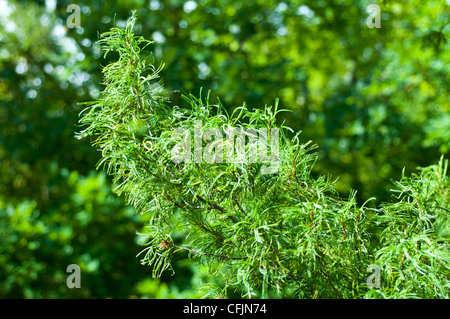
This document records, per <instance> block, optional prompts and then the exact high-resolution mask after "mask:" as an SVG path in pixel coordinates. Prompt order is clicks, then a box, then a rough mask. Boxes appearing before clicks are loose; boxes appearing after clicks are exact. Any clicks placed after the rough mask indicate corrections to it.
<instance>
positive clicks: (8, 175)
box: [0, 0, 450, 298]
mask: <svg viewBox="0 0 450 319" xmlns="http://www.w3.org/2000/svg"><path fill="white" fill-rule="evenodd" d="M72 3H73V4H77V5H79V6H80V9H81V24H80V28H68V26H67V18H68V17H69V16H70V14H71V13H72V12H67V7H68V5H69V4H72ZM371 3H376V4H378V5H379V6H380V8H381V28H372V29H371V28H368V27H367V25H366V19H367V17H368V15H369V14H368V13H367V12H366V8H367V6H368V5H369V4H371ZM449 5H450V1H448V0H447V1H445V0H441V1H422V0H415V1H402V0H399V1H391V0H389V1H376V0H370V1H346V0H340V1H338V0H329V1H325V0H315V1H294V0H293V1H288V0H286V1H271V0H252V1H236V0H233V1H231V0H230V1H228V0H216V1H210V0H198V1H178V0H170V1H162V0H151V1H145V0H118V1H92V0H85V1H80V2H78V1H60V0H58V1H56V0H48V1H14V0H0V298H197V297H199V296H200V294H199V293H198V291H197V289H196V287H197V286H198V285H199V283H200V281H202V282H213V281H214V278H208V277H207V275H206V274H205V271H204V270H203V269H202V268H199V267H196V266H194V265H193V264H192V263H191V262H190V261H189V260H188V259H187V256H186V255H185V254H183V253H180V254H179V255H177V259H175V260H174V264H173V266H174V271H175V274H174V275H172V273H171V272H168V273H167V274H166V275H165V276H163V277H162V278H161V279H159V280H156V279H152V278H151V269H149V268H148V267H145V266H142V265H141V264H140V261H139V260H140V259H139V257H136V255H137V254H138V253H139V252H140V251H141V250H142V249H143V248H144V247H143V246H141V245H140V236H139V234H138V233H139V232H141V231H144V227H145V222H146V218H147V217H146V216H140V215H137V214H136V213H135V211H134V209H133V208H130V207H127V206H126V205H125V204H124V200H123V198H118V197H117V196H116V195H115V194H114V193H113V191H112V187H111V183H110V178H109V177H107V176H106V175H105V174H104V173H103V172H101V171H95V170H94V167H95V164H96V162H97V161H98V160H99V158H100V154H99V153H98V152H97V151H96V150H95V148H92V147H90V146H89V141H82V142H80V141H77V140H76V139H75V138H74V133H75V132H76V131H77V130H79V128H78V127H77V126H76V124H77V121H78V114H79V112H80V111H81V107H80V106H79V105H78V104H77V103H79V102H84V101H88V100H91V99H93V98H95V97H96V96H97V95H96V93H95V92H96V91H100V90H101V89H102V87H101V85H100V83H101V81H102V76H101V65H105V64H107V63H108V61H105V60H104V59H103V56H102V52H101V51H100V50H99V48H98V47H96V46H95V45H94V43H95V41H96V40H97V39H98V33H102V32H105V31H108V29H109V28H110V27H112V26H113V25H114V23H116V24H117V25H118V26H124V25H125V21H126V20H127V18H128V17H129V16H130V15H131V11H132V10H137V13H138V25H137V31H138V32H139V34H140V35H143V36H144V37H145V38H147V39H151V40H154V41H155V43H154V44H153V45H152V50H153V51H154V56H155V59H156V64H160V63H161V62H164V63H165V67H164V70H163V71H162V73H161V76H162V77H163V79H164V82H165V84H166V87H167V88H168V89H170V90H173V91H174V93H173V102H172V103H173V104H174V105H178V104H179V103H181V99H180V96H181V93H182V92H192V93H193V94H195V95H198V94H199V91H200V88H202V87H203V92H204V93H205V92H207V90H209V89H211V90H212V94H211V96H212V99H213V100H215V98H216V97H219V98H220V99H221V101H222V102H223V103H224V105H225V106H226V107H228V108H230V109H232V108H234V107H237V106H240V105H242V102H243V101H246V102H247V104H248V106H249V107H250V108H253V107H255V108H256V107H261V106H263V105H265V104H273V103H274V100H275V98H277V97H279V98H280V105H281V106H282V107H283V108H286V109H290V110H292V112H291V113H282V114H283V119H284V120H286V124H287V125H288V126H291V127H292V128H293V129H294V130H301V131H303V133H302V134H301V138H302V140H303V141H304V142H306V141H308V140H310V139H311V140H313V141H314V142H315V143H316V144H317V145H318V146H319V155H320V160H319V162H318V163H317V165H316V166H315V169H314V174H321V175H325V174H331V175H332V176H333V177H334V178H337V177H339V179H338V181H337V184H336V185H337V188H338V190H339V191H340V192H341V193H342V195H343V196H346V195H347V194H348V189H349V187H352V188H354V189H356V190H358V196H359V197H358V199H359V201H361V202H364V201H365V200H366V199H368V198H369V197H372V196H375V197H376V198H377V202H378V203H380V202H381V201H387V200H389V188H390V187H391V183H390V179H391V178H394V179H398V178H399V177H400V175H401V171H402V169H403V167H405V168H406V172H407V173H409V172H413V171H414V170H415V168H416V167H417V166H427V165H430V164H434V163H436V162H437V160H438V159H439V157H440V155H441V154H445V155H447V154H448V151H449V149H450V101H449V95H448V93H449V92H448V90H449V78H448V75H449V69H450V65H449V61H450V54H449V44H448V41H447V39H448V37H449V32H450V23H449V22H450V10H449V9H450V6H449ZM114 20H115V21H114ZM179 240H182V239H181V238H179ZM69 264H78V265H80V267H81V273H82V275H81V287H82V288H81V289H69V288H67V286H66V278H67V276H68V275H69V274H67V273H66V272H65V271H66V267H67V266H68V265H69Z"/></svg>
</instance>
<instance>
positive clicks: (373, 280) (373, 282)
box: [366, 264, 381, 288]
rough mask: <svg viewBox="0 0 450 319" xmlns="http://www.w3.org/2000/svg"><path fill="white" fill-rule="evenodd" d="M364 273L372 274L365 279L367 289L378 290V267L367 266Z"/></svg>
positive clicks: (379, 279)
mask: <svg viewBox="0 0 450 319" xmlns="http://www.w3.org/2000/svg"><path fill="white" fill-rule="evenodd" d="M366 272H372V274H371V275H370V276H369V277H367V279H366V283H367V287H369V288H380V287H381V269H380V267H379V266H378V265H375V264H370V265H369V266H367V270H366Z"/></svg>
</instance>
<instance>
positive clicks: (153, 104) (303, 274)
mask: <svg viewBox="0 0 450 319" xmlns="http://www.w3.org/2000/svg"><path fill="white" fill-rule="evenodd" d="M135 21H136V17H135V15H133V16H132V17H131V18H130V20H129V21H128V24H127V26H126V27H125V28H123V29H122V28H112V29H111V30H110V31H109V32H106V33H103V34H102V35H101V39H100V40H99V42H98V43H99V45H100V46H101V47H102V48H103V50H104V51H105V56H106V55H108V54H110V53H113V52H114V53H115V54H116V55H118V58H117V60H115V62H112V63H110V64H108V65H106V66H105V67H104V68H103V74H104V85H105V87H104V90H103V92H101V94H100V97H99V98H98V99H96V100H95V101H92V102H89V103H87V107H86V108H85V109H84V110H83V112H82V114H81V116H82V118H81V120H80V123H81V124H82V125H83V130H82V131H81V132H80V133H79V134H78V135H77V137H78V138H86V137H90V138H91V139H92V144H93V145H95V146H96V147H98V149H99V150H100V151H101V153H102V159H101V160H100V162H99V163H98V165H97V168H100V167H104V168H105V169H106V170H107V172H108V173H109V174H111V175H112V176H113V177H114V183H115V185H116V187H115V191H116V192H117V194H119V195H122V194H123V195H124V196H125V197H126V199H127V202H128V203H129V204H130V205H132V206H134V207H135V208H136V210H137V211H138V212H139V213H141V214H150V215H151V220H150V223H149V225H148V228H147V233H146V234H145V235H146V238H147V244H146V248H145V249H144V251H143V252H142V255H141V256H142V262H143V263H146V264H149V265H151V266H152V267H153V274H154V276H155V277H158V276H160V275H161V274H162V272H163V271H165V270H169V271H170V269H171V259H172V256H173V255H174V254H175V253H177V252H179V251H187V252H189V255H190V256H191V257H192V258H194V259H196V260H197V261H198V262H199V263H200V264H202V265H205V266H206V267H207V268H208V269H209V270H210V272H211V274H212V275H214V276H219V277H220V278H222V280H223V284H222V285H220V286H212V285H209V286H208V285H207V286H206V287H204V288H206V290H205V291H206V296H208V297H227V293H228V292H229V291H234V292H238V293H240V294H241V295H242V296H243V297H246V298H402V297H407V298H411V297H416V298H435V297H438V298H448V297H449V295H450V293H449V291H450V283H449V282H450V281H449V276H450V249H449V248H450V242H449V239H450V234H449V232H450V217H449V216H450V205H449V191H448V189H449V179H448V175H447V161H445V160H444V159H443V158H441V160H440V161H439V163H438V164H436V165H433V166H430V167H428V168H424V169H422V170H421V171H420V172H419V174H415V175H413V176H412V177H407V176H404V177H403V179H402V180H401V181H399V182H395V186H396V191H395V193H394V197H393V198H394V200H393V202H392V203H386V204H384V205H383V206H382V207H380V208H373V207H371V206H372V205H370V200H369V201H367V202H366V203H365V204H364V205H362V206H361V205H358V204H357V202H356V200H355V191H353V192H352V195H351V196H350V197H349V198H346V199H342V198H340V197H339V194H338V193H337V192H336V191H335V189H334V186H333V182H332V180H331V179H330V178H329V177H325V176H320V177H318V178H314V177H312V176H311V174H310V173H311V170H312V168H313V166H314V164H315V162H316V161H317V159H318V157H317V154H316V153H315V152H314V150H315V146H314V145H312V143H311V142H308V143H305V144H302V143H300V141H299V134H298V133H297V134H295V133H294V132H292V130H291V129H289V128H288V127H285V126H284V125H283V124H280V123H278V122H277V118H276V116H277V114H278V113H279V112H281V111H282V110H280V109H279V108H278V101H276V103H275V105H274V106H266V107H264V109H255V110H252V111H250V110H248V108H247V107H246V105H245V104H243V105H242V106H241V107H238V108H237V109H236V110H235V111H234V112H233V113H232V114H227V112H226V110H225V108H224V107H223V106H222V105H221V103H220V101H217V102H215V103H212V102H211V101H210V99H209V97H206V98H205V99H204V98H203V97H202V96H200V97H195V96H193V95H191V94H189V95H184V100H185V101H186V102H187V105H188V107H185V108H182V107H180V106H175V105H171V103H170V94H171V93H170V92H167V91H166V90H165V89H164V86H163V84H162V82H161V80H160V79H159V76H158V74H159V71H160V70H161V68H156V67H155V66H154V65H153V64H152V63H153V60H152V58H151V55H150V54H149V53H148V51H146V50H145V49H146V48H147V46H148V45H149V44H151V41H147V40H145V39H144V38H142V37H140V36H136V35H135V34H134V31H133V27H134V24H135ZM230 94H231V93H230ZM198 123H200V124H201V126H200V127H199V124H198ZM230 128H239V129H240V130H241V131H242V132H247V133H248V132H252V131H253V132H258V133H260V132H267V138H266V139H263V142H262V143H259V144H255V143H251V142H250V141H251V138H252V136H251V135H252V134H246V135H247V138H246V137H245V135H244V141H247V140H248V141H249V142H248V143H241V144H239V143H238V141H237V139H236V145H235V144H234V142H235V141H234V140H231V143H230V142H229V141H230V140H228V139H226V138H225V137H227V136H228V135H230V130H229V129H230ZM180 129H181V130H184V131H183V132H186V131H189V132H191V134H184V135H183V134H181V137H180V136H178V139H177V138H174V136H176V135H175V134H174V132H177V131H180ZM208 129H211V130H212V131H213V132H216V133H217V134H216V139H212V138H211V136H208V137H207V136H205V134H204V133H205V132H206V131H208ZM196 130H197V131H198V130H200V140H198V138H197V139H196V137H195V131H196ZM211 130H210V131H211ZM275 132H279V135H278V139H279V141H277V142H279V144H278V148H277V149H276V152H275V150H274V149H273V148H272V149H271V152H272V153H271V157H270V158H271V160H272V163H273V162H275V164H276V165H275V168H276V169H275V171H273V172H269V173H267V172H265V171H264V168H265V167H266V168H267V166H268V165H269V164H268V163H267V161H266V162H264V161H261V160H260V159H261V158H263V157H264V156H265V154H264V156H262V154H261V153H262V150H264V152H263V153H266V152H265V151H266V148H267V150H269V149H270V147H269V145H268V144H270V142H271V140H270V138H268V136H269V135H270V134H272V135H271V136H272V137H273V136H276V135H275V134H274V133H275ZM219 133H220V134H222V135H223V137H224V139H220V138H218V137H217V136H220V134H219ZM255 134H256V133H255ZM254 136H256V135H254ZM208 138H210V140H208ZM180 140H181V141H183V142H185V144H186V143H187V145H193V151H192V150H188V149H186V148H185V149H183V148H181V149H182V150H183V151H184V152H186V153H184V154H188V156H185V157H184V159H185V160H184V161H179V160H178V161H177V160H174V154H175V155H176V154H177V153H176V152H175V153H174V149H176V147H177V145H179V144H180ZM211 140H213V142H214V143H209V144H208V142H210V141H211ZM265 142H267V143H265ZM208 145H209V146H208ZM255 145H257V146H258V147H259V148H258V147H257V148H256V149H257V150H258V151H257V152H256V154H257V155H258V156H257V159H259V160H253V161H252V160H250V159H251V154H255V152H254V151H255ZM211 146H216V147H215V153H214V156H215V157H213V159H215V160H213V161H208V160H207V156H206V155H205V154H211V153H208V152H209V151H210V150H211V149H210V148H211ZM270 146H272V145H270ZM233 147H234V148H235V149H236V150H239V151H241V155H242V154H243V155H244V156H243V157H241V158H237V157H235V154H233V155H231V157H230V155H229V154H230V153H229V150H230V149H233ZM207 150H208V152H207ZM191 151H192V153H191ZM222 153H223V154H222ZM192 154H193V157H194V158H200V159H201V161H198V160H195V159H192ZM202 155H203V156H202ZM219 155H220V156H219ZM221 155H225V156H224V160H217V159H218V157H221ZM404 175H405V174H404ZM174 233H182V234H183V238H184V239H183V240H182V241H181V243H180V242H177V241H176V240H175V239H174V238H173V234H174ZM370 265H376V266H377V267H379V269H380V281H381V284H380V286H379V287H372V286H370V285H369V284H368V281H367V280H366V279H367V278H368V276H369V275H370V272H367V270H368V267H369V266H370ZM230 289H231V290H230Z"/></svg>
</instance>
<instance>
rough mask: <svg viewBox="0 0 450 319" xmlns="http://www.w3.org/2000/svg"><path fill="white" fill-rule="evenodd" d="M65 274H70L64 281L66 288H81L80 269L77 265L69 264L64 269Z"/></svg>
mask: <svg viewBox="0 0 450 319" xmlns="http://www.w3.org/2000/svg"><path fill="white" fill-rule="evenodd" d="M66 272H67V273H72V274H71V275H70V276H68V277H67V279H66V285H67V287H68V288H70V289H72V288H81V269H80V266H78V265H77V264H70V265H69V266H67V269H66Z"/></svg>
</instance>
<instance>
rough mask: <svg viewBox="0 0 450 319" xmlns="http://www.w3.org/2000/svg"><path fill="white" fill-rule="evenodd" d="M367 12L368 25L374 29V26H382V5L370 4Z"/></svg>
mask: <svg viewBox="0 0 450 319" xmlns="http://www.w3.org/2000/svg"><path fill="white" fill-rule="evenodd" d="M366 11H367V13H369V17H368V18H367V20H366V24H367V26H368V27H369V28H370V29H372V28H374V27H375V28H377V29H379V28H381V20H380V15H381V9H380V6H379V5H377V4H369V5H368V6H367V9H366Z"/></svg>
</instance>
